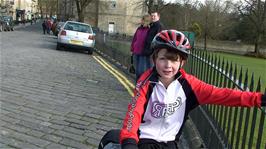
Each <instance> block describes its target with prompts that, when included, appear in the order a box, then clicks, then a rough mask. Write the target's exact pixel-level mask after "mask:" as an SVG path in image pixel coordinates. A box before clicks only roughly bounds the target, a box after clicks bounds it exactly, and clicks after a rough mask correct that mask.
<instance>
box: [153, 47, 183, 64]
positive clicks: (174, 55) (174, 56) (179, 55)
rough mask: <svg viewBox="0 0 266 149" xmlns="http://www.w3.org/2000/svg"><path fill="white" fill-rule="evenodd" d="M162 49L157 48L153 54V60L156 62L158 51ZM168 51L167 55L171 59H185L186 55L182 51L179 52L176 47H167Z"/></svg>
mask: <svg viewBox="0 0 266 149" xmlns="http://www.w3.org/2000/svg"><path fill="white" fill-rule="evenodd" d="M160 50H161V49H155V50H154V52H153V54H152V60H153V61H154V62H155V60H156V58H157V57H158V53H159V51H160ZM166 50H167V52H166V53H165V55H164V56H165V57H166V58H167V59H168V60H171V61H181V60H185V58H184V55H183V54H182V53H181V52H178V51H177V50H175V49H168V48H166Z"/></svg>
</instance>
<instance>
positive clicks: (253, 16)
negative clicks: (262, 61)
mask: <svg viewBox="0 0 266 149" xmlns="http://www.w3.org/2000/svg"><path fill="white" fill-rule="evenodd" d="M237 8H238V11H239V12H240V14H241V15H242V16H245V17H248V18H249V20H250V21H251V23H252V24H253V25H254V28H255V40H254V44H255V45H254V53H255V54H256V55H257V56H258V55H259V53H260V51H259V50H260V47H259V46H260V44H261V42H262V37H263V32H264V30H265V22H266V19H265V18H266V2H265V1H264V2H262V1H261V0H244V1H240V3H239V5H238V6H237Z"/></svg>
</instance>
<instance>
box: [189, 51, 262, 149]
mask: <svg viewBox="0 0 266 149" xmlns="http://www.w3.org/2000/svg"><path fill="white" fill-rule="evenodd" d="M186 70H187V71H188V72H189V73H190V74H193V75H195V76H197V77H198V78H199V79H201V80H203V81H205V82H207V83H209V84H212V85H215V86H217V87H226V88H235V89H239V90H249V91H258V92H259V91H262V90H261V82H260V79H259V80H258V82H257V83H255V81H254V75H253V74H252V76H251V77H249V76H248V70H247V71H246V72H245V73H243V70H242V68H240V69H239V68H238V67H237V65H234V66H233V64H232V63H229V62H228V61H226V60H224V59H222V60H221V58H220V57H217V55H215V54H212V53H210V52H208V51H204V50H193V51H192V54H191V55H190V58H189V61H188V63H187V66H186ZM238 74H239V75H238ZM248 80H250V83H248ZM255 85H256V86H255ZM255 87H256V89H255ZM190 116H191V118H192V120H193V122H194V123H195V125H196V127H197V128H198V131H199V132H200V134H201V136H202V138H203V140H204V142H205V145H206V146H207V147H208V148H234V149H239V148H240V149H244V148H256V149H262V148H266V124H265V116H266V114H265V109H259V108H243V107H225V106H217V105H206V106H200V107H199V108H197V109H195V111H193V112H192V113H191V114H190Z"/></svg>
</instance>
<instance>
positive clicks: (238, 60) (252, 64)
mask: <svg viewBox="0 0 266 149" xmlns="http://www.w3.org/2000/svg"><path fill="white" fill-rule="evenodd" d="M216 54H217V56H220V57H221V58H224V59H225V60H228V61H229V62H232V63H233V65H234V64H236V65H237V68H239V69H240V68H241V67H242V70H243V71H244V74H245V73H246V70H248V75H249V78H250V77H251V75H252V72H253V73H254V80H255V82H254V83H255V85H256V84H257V82H258V79H259V77H260V79H261V85H262V88H261V90H262V91H264V89H265V87H266V59H261V58H254V57H247V56H242V55H236V54H227V53H221V52H219V53H218V52H217V53H216ZM238 71H240V70H238ZM238 75H239V73H238ZM249 83H250V80H249ZM255 87H256V86H255Z"/></svg>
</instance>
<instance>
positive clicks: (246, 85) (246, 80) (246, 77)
mask: <svg viewBox="0 0 266 149" xmlns="http://www.w3.org/2000/svg"><path fill="white" fill-rule="evenodd" d="M247 88H248V69H247V70H246V74H245V80H244V87H243V89H244V90H247Z"/></svg>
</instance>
